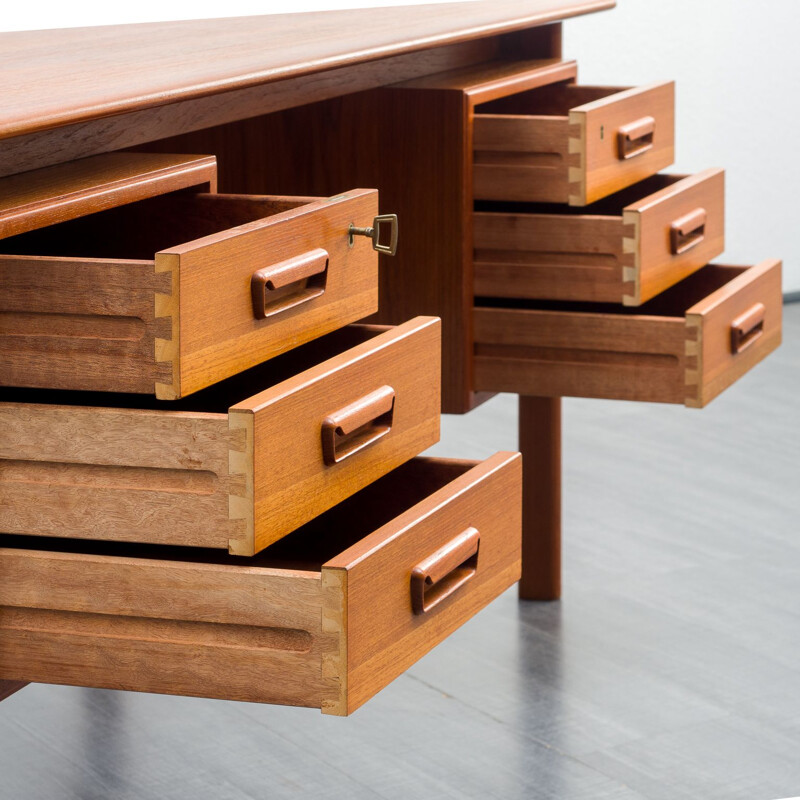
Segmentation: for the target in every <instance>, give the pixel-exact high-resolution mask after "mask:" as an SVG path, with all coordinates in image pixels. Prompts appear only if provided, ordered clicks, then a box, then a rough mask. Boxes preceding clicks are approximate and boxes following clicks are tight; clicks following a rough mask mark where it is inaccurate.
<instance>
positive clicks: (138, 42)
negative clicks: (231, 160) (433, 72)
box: [0, 0, 614, 139]
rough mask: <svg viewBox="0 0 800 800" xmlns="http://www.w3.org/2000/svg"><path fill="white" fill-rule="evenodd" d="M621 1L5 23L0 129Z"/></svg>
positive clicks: (316, 68)
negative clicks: (41, 25) (59, 24)
mask: <svg viewBox="0 0 800 800" xmlns="http://www.w3.org/2000/svg"><path fill="white" fill-rule="evenodd" d="M367 2H368V0H367ZM613 5H614V0H491V1H489V0H483V1H482V2H465V3H447V4H444V3H441V4H436V5H425V6H406V7H394V8H378V9H366V10H365V9H362V10H351V11H324V12H314V13H303V14H280V15H271V16H259V17H233V18H228V19H211V20H193V21H187V22H159V23H145V24H138V25H113V26H105V27H93V28H69V29H64V30H46V31H25V32H14V33H3V34H0V96H2V97H3V103H2V106H0V139H2V138H6V137H10V136H17V135H21V134H26V133H32V132H35V131H40V130H45V129H47V128H54V127H58V126H61V125H67V124H70V123H74V122H82V121H86V120H90V119H96V118H98V117H105V116H109V115H111V114H120V113H124V112H127V111H133V110H138V109H142V108H148V107H153V106H158V105H164V104H166V103H173V102H177V101H180V100H184V99H191V98H195V97H200V96H203V95H209V94H214V93H216V92H223V91H229V90H233V89H240V88H245V87H250V86H254V85H257V84H263V83H269V82H272V81H278V80H282V79H285V78H293V77H299V76H301V75H309V74H312V73H315V72H322V71H324V70H330V69H335V68H337V67H343V66H349V65H352V64H356V63H358V62H363V61H371V60H375V59H379V58H385V57H388V56H393V55H399V54H402V53H410V52H414V51H419V50H425V49H428V48H431V47H437V46H441V45H446V44H454V43H456V42H464V41H468V40H470V39H476V38H479V37H482V36H488V35H492V34H498V33H504V32H507V31H513V30H519V29H522V28H526V27H531V26H533V25H537V24H543V23H547V22H553V21H556V20H560V19H564V18H566V17H572V16H576V15H579V14H586V13H589V12H592V11H599V10H602V9H605V8H610V7H612V6H613Z"/></svg>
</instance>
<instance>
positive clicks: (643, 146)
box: [617, 117, 656, 161]
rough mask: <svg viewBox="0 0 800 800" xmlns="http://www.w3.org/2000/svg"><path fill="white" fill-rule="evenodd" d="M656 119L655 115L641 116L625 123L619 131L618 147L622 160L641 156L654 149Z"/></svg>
mask: <svg viewBox="0 0 800 800" xmlns="http://www.w3.org/2000/svg"><path fill="white" fill-rule="evenodd" d="M655 131H656V121H655V119H653V117H641V119H637V120H636V121H635V122H631V123H629V124H628V125H623V126H622V127H621V128H620V129H619V131H618V132H617V147H618V151H619V152H618V155H619V159H620V161H625V160H627V159H629V158H634V157H635V156H640V155H642V153H646V152H647V151H648V150H652V149H653V138H654V136H655Z"/></svg>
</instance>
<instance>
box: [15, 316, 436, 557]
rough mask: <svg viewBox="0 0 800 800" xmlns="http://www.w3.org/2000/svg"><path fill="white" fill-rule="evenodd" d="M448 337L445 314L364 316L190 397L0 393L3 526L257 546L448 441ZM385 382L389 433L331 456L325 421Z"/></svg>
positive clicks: (242, 549)
mask: <svg viewBox="0 0 800 800" xmlns="http://www.w3.org/2000/svg"><path fill="white" fill-rule="evenodd" d="M439 342H440V336H439V321H438V320H437V319H430V318H419V319H416V320H412V321H410V322H407V323H405V324H404V325H401V326H399V327H397V328H393V329H388V330H385V329H373V328H364V327H363V326H355V327H354V328H353V329H351V330H345V331H342V332H339V333H336V334H333V338H332V339H331V340H330V341H328V342H326V343H325V344H323V345H320V346H319V347H317V346H315V345H313V344H312V345H309V346H308V347H307V348H305V349H304V351H302V352H299V351H293V352H292V353H289V354H287V355H286V356H284V357H283V359H281V360H280V362H277V363H275V364H271V363H270V362H268V363H267V364H266V365H264V367H263V368H262V369H261V370H260V371H259V372H258V373H257V374H255V375H252V376H249V375H247V374H245V375H244V376H242V377H241V378H239V379H234V381H233V382H232V383H231V382H228V383H227V384H222V385H221V386H219V387H215V388H214V389H212V390H209V392H207V393H205V394H203V395H199V396H197V397H195V398H194V399H193V400H192V403H191V404H189V405H184V406H178V407H177V408H175V407H174V406H173V404H172V403H161V404H157V405H158V407H157V408H147V407H144V408H141V407H136V405H135V404H136V403H137V402H138V401H137V400H133V401H131V403H132V404H133V407H128V408H126V407H118V408H114V407H102V406H108V405H109V404H112V403H114V402H121V398H120V397H119V396H114V395H103V394H101V395H92V394H90V395H88V396H86V397H84V396H83V395H79V396H78V397H77V398H76V399H75V400H74V402H77V403H84V405H63V404H62V405H58V402H59V396H58V395H56V396H55V397H54V398H52V399H51V402H52V400H53V399H54V400H55V403H56V404H53V405H45V404H43V403H42V402H41V399H39V398H42V397H44V395H43V393H32V395H31V398H30V399H32V400H33V402H30V401H29V402H9V403H3V404H0V422H1V424H0V428H1V429H2V430H3V431H4V435H3V437H2V438H1V439H0V493H2V503H0V530H3V531H5V532H7V533H15V534H25V535H32V536H52V537H64V538H83V539H100V540H112V541H124V542H147V543H154V544H173V545H183V546H191V547H209V548H222V549H226V550H229V551H230V552H232V553H236V554H239V555H252V554H253V553H255V552H258V551H259V550H262V549H263V548H264V547H266V546H267V545H269V544H271V543H272V542H274V541H276V540H278V539H280V538H281V537H283V536H285V535H286V534H287V533H289V532H290V531H292V530H294V529H295V528H297V527H299V526H300V525H302V524H303V523H305V522H307V521H308V520H310V519H312V518H313V517H314V516H316V515H317V514H320V513H321V512H323V511H325V510H326V509H328V508H330V507H331V506H333V505H334V504H336V503H338V502H340V501H341V500H343V499H344V498H345V497H348V496H349V495H351V494H353V493H354V492H356V491H358V490H359V489H361V488H362V487H364V486H366V485H367V484H369V483H370V482H372V481H373V480H375V479H376V478H377V477H379V476H381V475H383V474H385V473H386V472H388V471H389V470H391V469H393V468H394V467H395V466H397V465H399V464H401V463H403V462H404V461H407V460H408V459H410V458H412V457H413V456H415V455H417V454H418V453H420V452H422V451H423V450H425V449H426V448H427V447H430V446H431V445H433V444H435V442H436V441H437V440H438V438H439V402H440V397H439V375H440V363H439V348H440V345H439ZM328 351H330V352H329V357H326V353H327V352H328ZM298 352H299V354H298ZM285 376H289V377H285ZM276 377H277V381H276V380H275V379H276ZM284 377H285V379H284ZM229 384H231V385H229ZM384 385H388V386H391V387H392V389H393V391H394V393H395V402H394V410H393V415H392V422H391V428H390V430H389V431H388V433H387V434H386V435H385V436H382V437H381V438H380V439H378V440H376V441H374V442H373V443H371V444H369V445H368V446H366V447H364V448H363V449H361V450H359V451H358V452H355V453H353V454H352V455H351V456H350V457H349V458H346V459H344V460H342V461H341V462H339V463H336V464H331V465H328V464H326V463H325V462H324V458H323V443H322V438H321V431H322V428H323V424H324V421H325V420H326V418H327V417H328V416H330V415H331V414H333V413H334V412H336V411H338V410H339V409H341V408H343V407H346V406H348V405H349V404H352V403H353V402H355V401H358V400H359V399H361V398H362V397H363V396H364V395H366V394H368V393H369V392H371V391H373V390H375V389H376V388H379V387H381V386H384ZM237 395H238V396H237ZM47 397H51V395H50V394H49V393H47ZM37 399H39V402H36V401H37ZM62 402H68V400H67V398H66V396H65V397H64V400H63V401H62ZM140 405H141V403H140ZM151 405H156V404H155V403H153V404H151ZM145 406H146V404H145ZM173 409H174V410H173Z"/></svg>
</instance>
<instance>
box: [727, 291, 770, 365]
mask: <svg viewBox="0 0 800 800" xmlns="http://www.w3.org/2000/svg"><path fill="white" fill-rule="evenodd" d="M765 311H766V309H765V308H764V304H763V303H756V304H755V305H753V306H752V307H750V308H749V309H748V310H747V311H745V312H744V314H740V315H739V316H738V317H736V319H735V320H734V321H733V322H731V352H732V353H734V354H736V353H741V352H742V351H744V350H747V348H748V347H750V345H751V344H753V343H754V342H756V341H757V340H758V339H759V338H761V336H762V335H763V333H764V313H765Z"/></svg>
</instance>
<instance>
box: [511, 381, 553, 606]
mask: <svg viewBox="0 0 800 800" xmlns="http://www.w3.org/2000/svg"><path fill="white" fill-rule="evenodd" d="M518 427H519V431H518V436H519V449H520V452H521V454H522V576H521V578H520V582H519V597H520V599H521V600H558V599H559V598H560V597H561V398H560V397H530V396H526V395H521V396H520V398H519V425H518Z"/></svg>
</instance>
